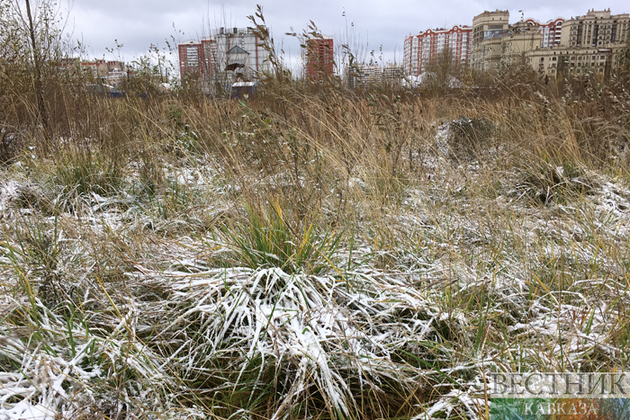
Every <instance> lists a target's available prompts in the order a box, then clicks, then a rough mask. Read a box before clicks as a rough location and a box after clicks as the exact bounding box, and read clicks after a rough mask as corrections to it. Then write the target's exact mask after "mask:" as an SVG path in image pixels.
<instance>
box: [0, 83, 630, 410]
mask: <svg viewBox="0 0 630 420" xmlns="http://www.w3.org/2000/svg"><path fill="white" fill-rule="evenodd" d="M497 80H498V81H497V83H496V84H495V85H492V86H489V87H487V88H480V89H478V90H473V89H468V90H467V89H466V88H464V89H461V90H458V91H448V92H446V93H445V92H442V93H441V95H440V96H439V97H423V96H420V95H418V94H417V93H418V92H403V91H401V92H392V91H385V90H380V91H379V90H378V89H375V90H372V91H369V92H349V91H345V90H343V89H341V88H338V87H334V86H322V87H320V88H318V89H313V88H305V87H303V86H300V85H299V84H286V85H283V86H281V87H279V86H278V85H275V84H270V85H268V86H263V87H262V88H261V91H260V92H259V96H258V98H257V99H255V100H252V101H249V102H239V101H235V100H220V99H217V100H210V99H206V98H200V97H198V96H194V95H190V94H187V95H182V96H180V97H178V96H169V97H150V98H148V99H142V98H136V97H130V98H126V99H108V98H101V97H98V96H90V95H89V94H87V92H80V89H75V90H74V91H73V90H71V89H70V90H63V89H62V90H60V91H59V92H58V94H56V95H54V96H49V98H48V100H49V101H50V103H49V104H48V108H49V109H58V110H62V111H59V112H58V113H57V114H55V113H53V114H52V117H51V118H52V120H51V123H52V124H51V126H52V127H53V130H54V132H55V133H56V134H55V137H54V141H53V142H52V143H51V142H47V141H45V140H43V137H42V133H40V132H39V131H38V129H37V127H36V125H34V124H33V121H34V119H31V120H28V118H27V119H26V120H25V118H24V117H23V116H20V118H17V115H18V114H19V113H17V112H11V113H5V114H3V118H4V120H3V121H2V126H3V127H4V132H6V133H11V135H12V136H15V137H14V138H15V139H16V140H15V143H14V144H13V146H12V148H11V149H10V150H8V149H7V150H6V152H5V154H6V159H5V160H6V161H7V162H8V163H7V164H6V165H5V166H4V167H3V169H2V171H1V172H0V182H1V185H2V189H1V191H0V208H1V211H2V219H1V220H0V225H1V226H2V233H3V237H2V240H1V241H0V262H1V265H0V269H1V271H0V289H1V290H2V294H1V296H2V297H1V298H0V299H1V300H0V305H1V306H0V341H1V343H2V345H0V419H3V420H4V419H5V418H6V419H8V418H15V416H18V417H19V416H20V415H25V414H24V413H26V412H27V411H28V410H39V411H38V412H41V413H47V414H48V415H49V416H50V417H51V418H52V417H54V416H55V415H61V416H64V417H68V418H95V417H102V416H107V417H110V418H145V417H160V418H171V417H172V418H208V417H211V418H251V419H254V418H305V417H308V418H356V419H359V418H365V419H376V418H417V419H421V418H435V417H439V418H485V417H486V413H487V411H486V404H487V395H486V394H485V393H484V391H485V389H486V385H487V384H485V383H484V378H485V377H486V376H487V375H486V374H487V373H488V372H490V371H528V370H540V371H614V370H623V369H625V367H626V363H628V356H627V354H629V353H628V345H629V344H630V340H629V339H630V336H629V335H628V320H630V317H626V316H625V315H626V314H627V313H628V312H627V311H628V309H626V308H628V307H630V306H629V304H630V294H629V289H630V265H629V264H628V259H627V255H628V254H629V252H630V248H629V243H628V226H630V189H629V187H628V172H627V168H628V156H627V151H628V146H629V143H628V141H629V140H630V136H629V133H630V119H629V117H628V116H629V115H630V113H628V112H627V111H628V110H627V109H626V107H627V104H628V102H627V101H628V98H627V90H626V91H625V92H626V93H623V92H624V91H622V90H621V89H620V88H619V85H617V84H615V83H614V81H611V82H608V84H601V85H598V84H597V83H596V81H582V84H577V83H576V84H575V86H573V85H570V84H569V83H567V84H566V85H564V86H563V85H561V84H559V85H556V84H554V85H553V86H551V85H550V84H545V83H544V81H538V79H534V80H529V79H527V78H523V79H522V80H521V82H520V84H517V83H515V82H514V80H515V79H514V78H513V77H511V78H510V77H506V78H505V79H500V78H499V79H497ZM502 80H508V81H510V83H511V84H508V83H507V82H505V81H502ZM576 86H579V87H580V90H578V89H577V88H576ZM623 95H626V96H623ZM586 98H590V99H588V100H587V99H586ZM611 98H612V99H611ZM24 103H26V102H25V101H24ZM62 105H63V106H62ZM17 139H19V141H18V140H17ZM16 145H19V146H20V147H16ZM3 156H4V155H3ZM20 410H21V411H20ZM16 413H17V414H16ZM11 415H13V416H14V417H10V416H11Z"/></svg>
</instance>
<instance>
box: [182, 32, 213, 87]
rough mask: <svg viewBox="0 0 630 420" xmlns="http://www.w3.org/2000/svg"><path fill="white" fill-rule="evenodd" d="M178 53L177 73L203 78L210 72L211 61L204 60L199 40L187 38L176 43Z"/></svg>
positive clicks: (183, 78) (183, 75)
mask: <svg viewBox="0 0 630 420" xmlns="http://www.w3.org/2000/svg"><path fill="white" fill-rule="evenodd" d="M177 52H178V55H179V75H180V77H181V79H182V81H183V80H185V79H188V78H196V77H200V78H205V77H206V75H207V74H209V73H211V72H212V68H211V65H210V64H211V63H209V62H208V61H207V60H206V57H205V54H204V49H203V45H202V43H201V42H198V41H194V40H189V41H186V42H184V43H180V44H178V45H177Z"/></svg>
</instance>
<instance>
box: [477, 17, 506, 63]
mask: <svg viewBox="0 0 630 420" xmlns="http://www.w3.org/2000/svg"><path fill="white" fill-rule="evenodd" d="M509 28H510V12H509V11H507V10H496V11H494V12H488V11H485V12H483V13H481V14H479V15H477V16H475V17H474V18H473V29H472V30H473V41H472V51H471V59H470V66H471V68H472V69H473V70H479V71H488V70H492V69H494V68H496V66H497V65H498V63H499V61H500V60H501V55H502V47H501V43H502V40H503V38H505V37H506V36H507V35H508V31H509Z"/></svg>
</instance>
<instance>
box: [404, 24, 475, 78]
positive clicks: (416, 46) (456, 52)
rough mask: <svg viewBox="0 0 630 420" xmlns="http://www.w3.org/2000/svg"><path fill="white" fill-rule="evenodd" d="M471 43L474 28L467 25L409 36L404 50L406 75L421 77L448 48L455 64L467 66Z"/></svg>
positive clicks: (431, 30)
mask: <svg viewBox="0 0 630 420" xmlns="http://www.w3.org/2000/svg"><path fill="white" fill-rule="evenodd" d="M471 42H472V28H471V27H469V26H466V25H464V26H457V25H456V26H453V27H452V28H451V29H444V28H438V29H427V30H426V31H423V32H420V33H419V34H417V35H409V36H408V37H407V38H406V39H405V44H404V48H403V68H404V71H405V74H407V75H408V76H419V75H420V74H422V73H424V72H425V71H427V68H428V66H429V65H430V63H431V62H433V61H435V60H436V59H437V58H438V57H439V56H440V54H441V53H442V52H443V51H444V50H445V49H446V48H447V49H448V51H449V53H450V55H451V57H452V59H453V61H454V62H456V63H461V64H467V63H468V58H469V54H470V48H471Z"/></svg>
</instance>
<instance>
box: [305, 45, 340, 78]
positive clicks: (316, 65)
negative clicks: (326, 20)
mask: <svg viewBox="0 0 630 420" xmlns="http://www.w3.org/2000/svg"><path fill="white" fill-rule="evenodd" d="M333 47H334V45H333V39H332V37H329V36H322V37H318V38H310V39H308V40H306V79H307V80H309V81H313V82H315V81H320V80H323V79H325V78H326V77H328V76H331V75H332V74H333V72H334V67H335V64H334V58H333V52H334V51H333Z"/></svg>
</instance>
